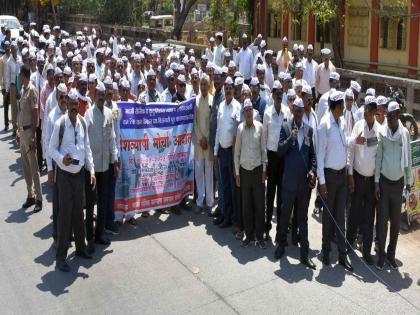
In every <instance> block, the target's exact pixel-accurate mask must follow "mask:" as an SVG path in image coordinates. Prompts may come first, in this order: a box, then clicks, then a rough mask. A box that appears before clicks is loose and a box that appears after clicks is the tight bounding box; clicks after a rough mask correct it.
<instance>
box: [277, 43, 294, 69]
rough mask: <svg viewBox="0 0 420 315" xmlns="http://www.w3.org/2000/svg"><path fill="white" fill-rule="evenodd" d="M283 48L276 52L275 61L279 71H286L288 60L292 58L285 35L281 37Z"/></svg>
mask: <svg viewBox="0 0 420 315" xmlns="http://www.w3.org/2000/svg"><path fill="white" fill-rule="evenodd" d="M282 45H283V48H282V50H279V51H278V53H277V58H276V63H277V66H278V71H279V73H280V72H287V70H288V67H289V61H290V60H292V54H291V53H290V51H289V48H288V47H289V41H288V40H287V37H284V38H283V41H282Z"/></svg>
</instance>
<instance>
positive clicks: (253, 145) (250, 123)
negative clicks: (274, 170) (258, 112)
mask: <svg viewBox="0 0 420 315" xmlns="http://www.w3.org/2000/svg"><path fill="white" fill-rule="evenodd" d="M243 111H244V114H245V121H243V122H241V123H240V124H239V126H238V130H237V135H236V141H235V153H234V156H235V157H234V165H235V176H236V186H237V187H240V191H241V205H242V218H243V226H244V230H245V240H244V241H243V242H242V245H241V246H242V247H247V246H249V245H250V244H251V243H253V242H254V241H255V240H256V241H257V245H258V246H259V247H260V248H262V249H265V248H266V244H265V241H264V223H265V213H264V205H265V202H264V201H265V200H264V185H265V179H266V167H267V149H266V143H265V141H264V132H263V126H262V124H261V123H260V122H259V121H255V120H254V113H253V108H252V102H251V100H250V99H246V100H245V101H244V106H243Z"/></svg>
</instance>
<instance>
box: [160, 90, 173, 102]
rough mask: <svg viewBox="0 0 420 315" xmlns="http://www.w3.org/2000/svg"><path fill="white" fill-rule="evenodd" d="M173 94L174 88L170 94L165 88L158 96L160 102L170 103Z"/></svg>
mask: <svg viewBox="0 0 420 315" xmlns="http://www.w3.org/2000/svg"><path fill="white" fill-rule="evenodd" d="M175 94H176V89H175V91H174V94H172V93H171V92H170V91H169V90H168V89H165V91H163V93H162V94H161V95H160V98H161V100H162V102H167V103H172V98H173V97H174V96H175Z"/></svg>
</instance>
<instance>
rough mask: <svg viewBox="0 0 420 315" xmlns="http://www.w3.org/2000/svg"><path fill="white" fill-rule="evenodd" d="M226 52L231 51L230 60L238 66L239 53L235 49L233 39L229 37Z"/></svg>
mask: <svg viewBox="0 0 420 315" xmlns="http://www.w3.org/2000/svg"><path fill="white" fill-rule="evenodd" d="M226 51H229V53H230V58H231V59H232V60H233V61H234V62H235V63H236V64H238V52H237V50H236V49H235V47H234V44H233V39H232V37H229V38H228V40H227V48H226Z"/></svg>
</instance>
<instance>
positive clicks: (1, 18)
mask: <svg viewBox="0 0 420 315" xmlns="http://www.w3.org/2000/svg"><path fill="white" fill-rule="evenodd" d="M0 24H5V25H6V28H8V29H10V35H11V36H12V39H16V38H18V37H19V29H20V27H21V25H20V22H19V20H18V19H17V18H16V17H14V16H11V15H0Z"/></svg>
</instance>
